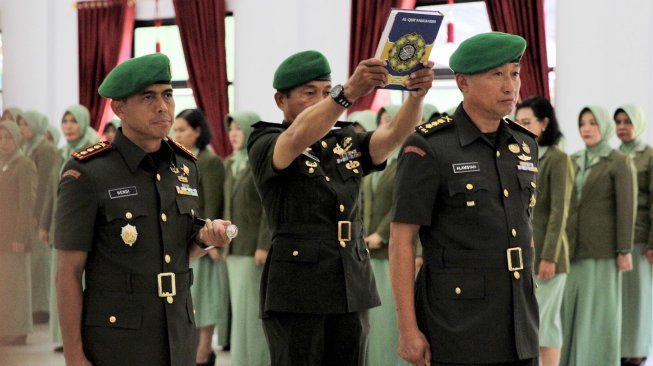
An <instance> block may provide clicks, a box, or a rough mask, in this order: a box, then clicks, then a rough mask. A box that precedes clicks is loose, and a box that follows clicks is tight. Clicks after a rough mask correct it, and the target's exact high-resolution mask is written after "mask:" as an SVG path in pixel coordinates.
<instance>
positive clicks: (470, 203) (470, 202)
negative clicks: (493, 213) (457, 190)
mask: <svg viewBox="0 0 653 366" xmlns="http://www.w3.org/2000/svg"><path fill="white" fill-rule="evenodd" d="M474 206H476V201H467V207H474Z"/></svg>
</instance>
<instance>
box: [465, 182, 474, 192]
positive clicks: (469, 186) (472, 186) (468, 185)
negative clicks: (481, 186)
mask: <svg viewBox="0 0 653 366" xmlns="http://www.w3.org/2000/svg"><path fill="white" fill-rule="evenodd" d="M465 188H467V190H468V191H471V190H472V189H474V185H473V184H471V183H467V185H466V186H465Z"/></svg>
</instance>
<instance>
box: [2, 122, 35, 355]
mask: <svg viewBox="0 0 653 366" xmlns="http://www.w3.org/2000/svg"><path fill="white" fill-rule="evenodd" d="M20 141H21V134H20V129H19V127H18V125H17V124H16V122H14V121H3V122H0V233H2V235H0V278H2V279H3V280H2V281H0V294H2V295H1V296H0V345H21V344H25V339H26V338H27V334H28V333H30V332H31V331H32V305H31V300H30V297H31V296H30V255H29V252H30V247H31V243H32V238H31V233H32V228H31V227H30V225H31V222H32V219H33V217H34V216H33V213H34V200H35V198H36V185H37V182H38V180H37V175H36V166H35V165H34V162H33V161H32V160H30V159H29V158H27V157H26V156H25V155H24V154H23V152H22V151H21V150H20V149H19V146H20Z"/></svg>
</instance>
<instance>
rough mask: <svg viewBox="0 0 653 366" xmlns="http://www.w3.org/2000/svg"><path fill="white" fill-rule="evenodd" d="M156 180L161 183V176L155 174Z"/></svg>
mask: <svg viewBox="0 0 653 366" xmlns="http://www.w3.org/2000/svg"><path fill="white" fill-rule="evenodd" d="M156 180H158V181H159V182H160V181H161V174H159V173H156Z"/></svg>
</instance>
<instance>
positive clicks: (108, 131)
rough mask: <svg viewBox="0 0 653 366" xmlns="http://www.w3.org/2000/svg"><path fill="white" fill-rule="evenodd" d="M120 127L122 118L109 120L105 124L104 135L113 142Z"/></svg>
mask: <svg viewBox="0 0 653 366" xmlns="http://www.w3.org/2000/svg"><path fill="white" fill-rule="evenodd" d="M118 127H120V120H119V119H118V118H114V119H112V120H110V121H107V123H106V124H105V125H104V129H103V130H102V135H104V138H105V139H106V140H107V141H109V142H112V141H113V138H114V137H115V136H116V132H117V131H118Z"/></svg>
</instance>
